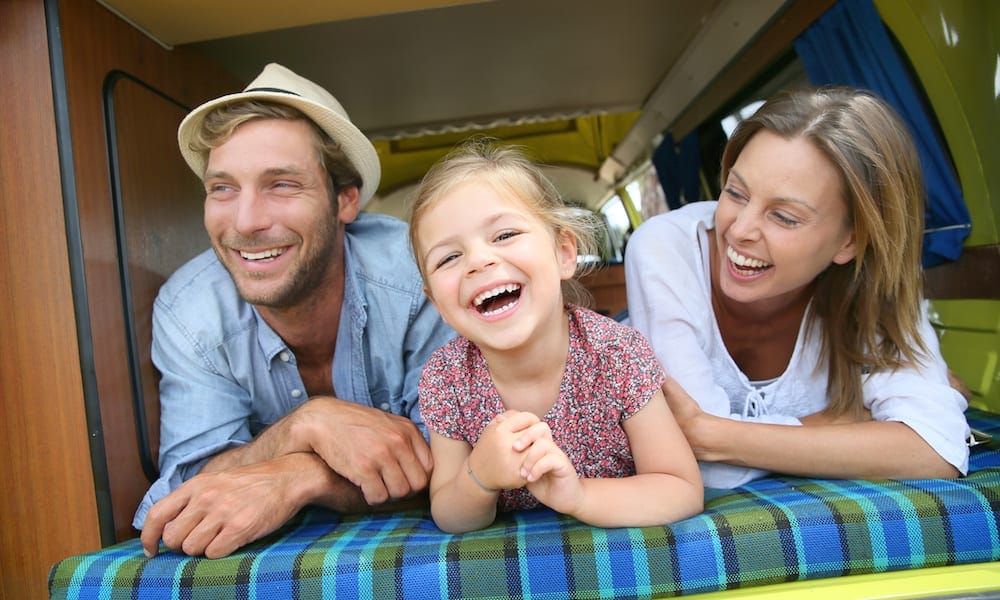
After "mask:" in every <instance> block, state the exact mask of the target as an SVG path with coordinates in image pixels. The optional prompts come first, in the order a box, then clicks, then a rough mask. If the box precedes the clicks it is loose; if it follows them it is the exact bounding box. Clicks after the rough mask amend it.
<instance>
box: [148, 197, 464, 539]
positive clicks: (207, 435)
mask: <svg viewBox="0 0 1000 600" xmlns="http://www.w3.org/2000/svg"><path fill="white" fill-rule="evenodd" d="M344 247H345V253H344V260H345V265H346V268H345V279H344V299H343V305H342V307H341V315H340V325H339V326H338V329H337V344H336V350H335V354H334V356H335V360H334V364H333V385H334V390H335V391H336V394H337V397H338V398H341V399H344V400H350V401H352V402H356V403H358V404H361V405H363V406H369V407H373V408H377V409H380V410H384V411H388V412H392V413H393V414H397V415H402V416H406V417H409V418H410V419H411V420H412V421H413V422H414V423H415V424H416V425H417V427H418V428H419V429H420V430H421V432H422V433H423V434H424V436H425V437H426V436H427V429H426V427H425V426H424V424H423V421H422V419H421V418H420V412H419V405H418V402H417V383H418V381H419V379H420V370H421V368H422V367H423V364H424V362H425V361H426V360H427V358H428V357H429V356H430V355H431V353H432V352H433V351H434V350H435V349H437V348H438V347H439V346H441V345H443V344H444V343H445V342H447V341H449V340H450V339H451V338H452V337H454V335H455V333H454V331H452V329H451V328H449V327H448V326H447V325H445V324H444V322H443V321H442V320H441V318H440V316H439V315H438V313H437V311H436V310H435V309H434V307H433V305H431V303H430V302H429V301H427V299H426V297H425V296H424V293H423V289H422V286H423V283H422V280H421V278H420V273H419V271H418V270H417V268H416V265H415V264H414V263H413V258H412V255H411V252H410V247H409V241H408V236H407V230H406V225H405V224H404V223H403V222H402V221H399V220H398V219H394V218H392V217H388V216H384V215H374V214H368V213H362V214H360V215H358V218H357V219H356V220H355V221H354V222H353V223H351V224H349V225H348V226H347V229H346V235H345V240H344ZM152 358H153V363H154V364H155V365H156V367H157V369H159V371H160V374H161V380H160V458H159V462H160V477H159V479H157V480H156V481H155V482H154V483H153V485H152V487H150V489H149V491H148V492H146V495H145V497H144V498H143V499H142V503H141V504H140V505H139V509H138V510H137V512H136V514H135V518H134V519H133V521H132V524H133V525H134V526H135V527H136V528H138V529H141V528H142V526H143V524H144V523H145V521H146V513H147V512H148V511H149V508H150V507H151V506H152V505H153V504H154V503H155V502H157V501H158V500H160V499H161V498H163V497H164V496H166V495H167V494H169V493H170V492H171V491H172V490H174V489H176V488H177V487H178V486H179V485H180V484H181V483H183V482H184V481H186V480H187V479H189V478H191V477H193V476H194V475H196V474H197V473H198V472H199V471H200V470H201V468H202V467H203V466H204V465H205V463H206V462H207V461H208V460H209V459H210V458H211V457H213V456H214V455H216V454H218V453H219V452H222V451H224V450H227V449H229V448H233V447H236V446H239V445H242V444H246V443H247V442H249V441H250V440H251V439H252V438H253V437H254V436H256V435H257V434H259V433H260V432H261V431H262V430H263V429H264V428H266V427H267V426H269V425H271V424H272V423H274V422H276V421H277V420H279V419H281V418H282V417H283V416H284V415H286V414H288V413H289V412H290V411H291V410H292V409H294V408H295V407H297V406H299V405H300V404H302V403H303V402H305V401H306V400H307V399H308V394H307V393H306V389H305V385H304V384H303V383H302V378H301V377H300V376H299V371H298V367H297V365H296V361H295V355H294V354H293V353H292V351H291V350H290V349H289V348H288V346H287V345H286V344H285V342H284V341H283V340H282V339H281V338H280V337H279V336H278V334H277V333H275V331H274V330H273V329H271V327H270V326H268V324H267V323H266V322H265V321H264V319H263V318H262V317H261V316H260V313H259V312H257V309H256V308H254V307H253V306H252V305H250V304H248V303H247V302H245V301H244V300H243V299H242V298H241V297H240V295H239V292H238V291H237V289H236V286H235V284H234V283H233V280H232V278H231V277H230V275H229V273H228V272H227V271H226V269H225V267H223V266H222V264H221V263H220V262H219V260H218V258H217V257H216V256H215V252H214V251H213V250H211V249H209V250H207V251H205V252H203V253H201V254H200V255H198V256H196V257H195V258H193V259H192V260H190V261H189V262H188V263H186V264H185V265H184V266H182V267H181V268H180V269H178V270H177V272H176V273H174V275H173V276H171V277H170V279H169V280H168V281H167V282H166V283H165V284H164V285H163V287H162V288H161V289H160V292H159V294H158V295H157V298H156V302H155V304H154V306H153V345H152Z"/></svg>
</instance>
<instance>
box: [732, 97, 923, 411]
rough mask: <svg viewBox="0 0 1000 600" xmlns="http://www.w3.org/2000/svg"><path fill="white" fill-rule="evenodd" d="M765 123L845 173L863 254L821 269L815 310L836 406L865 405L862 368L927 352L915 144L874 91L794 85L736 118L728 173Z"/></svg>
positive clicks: (909, 360)
mask: <svg viewBox="0 0 1000 600" xmlns="http://www.w3.org/2000/svg"><path fill="white" fill-rule="evenodd" d="M762 130H767V131H771V132H773V133H777V134H778V135H780V136H782V137H784V138H786V139H792V138H801V139H805V140H808V141H809V142H811V143H812V144H813V145H814V146H815V147H816V148H818V149H819V150H820V151H821V152H822V153H823V154H824V155H825V156H826V157H827V158H828V159H829V160H830V162H831V163H832V164H833V165H834V166H835V168H836V169H837V170H838V171H839V173H840V176H841V189H842V190H843V195H844V201H845V202H846V203H847V209H848V216H849V218H850V221H851V226H852V227H853V231H854V238H855V243H856V246H857V255H856V257H855V259H854V260H853V261H851V262H849V263H847V264H844V265H837V264H832V265H830V266H829V267H828V268H827V269H826V270H825V271H823V272H822V273H821V274H820V275H819V276H818V277H817V278H816V281H815V290H814V293H813V300H812V310H811V312H810V314H809V319H810V321H811V322H814V321H815V320H819V321H820V323H822V325H823V326H822V327H821V328H820V331H821V332H822V333H821V335H822V338H823V342H822V353H821V356H820V361H821V364H822V362H823V361H825V362H827V363H828V364H829V379H828V386H827V397H828V399H829V410H831V412H834V413H837V414H843V413H845V412H848V411H859V410H860V409H861V407H862V406H863V403H862V400H863V396H862V390H861V387H862V377H863V376H865V374H867V373H869V372H878V371H887V370H894V369H897V368H899V367H901V366H903V365H916V364H917V363H918V362H919V357H920V356H921V355H922V354H924V353H926V348H925V347H924V344H923V343H922V341H921V339H920V336H919V333H918V327H919V319H920V318H921V311H920V303H921V299H922V284H923V275H922V270H921V264H920V255H921V243H922V240H923V228H924V216H923V215H924V201H925V200H924V188H923V181H922V178H921V171H920V163H919V159H918V157H917V151H916V147H915V146H914V144H913V141H912V139H911V138H910V136H909V133H908V130H907V128H906V125H905V124H904V123H903V122H902V120H901V119H900V118H899V116H898V115H897V114H896V113H895V111H893V109H892V108H891V107H889V105H887V104H886V103H885V102H884V101H882V100H880V99H879V98H877V97H875V96H874V95H872V94H870V93H868V92H865V91H863V90H857V89H853V88H846V87H827V88H803V89H798V90H791V91H787V92H784V93H781V94H778V95H776V96H774V97H773V98H771V99H770V100H768V101H767V102H766V103H765V104H764V105H763V106H761V108H760V109H759V110H758V111H757V112H756V113H755V114H754V115H753V116H752V117H750V118H749V119H747V120H745V121H743V122H742V123H740V125H739V126H738V127H737V128H736V130H735V132H734V133H733V136H732V138H730V140H729V143H728V144H727V146H726V149H725V152H724V154H723V158H722V171H721V180H722V181H723V182H725V181H726V178H727V177H728V175H729V170H730V169H731V168H732V166H733V164H734V163H735V162H736V159H737V157H738V156H739V154H740V152H741V151H742V150H743V148H744V147H745V146H746V144H747V143H748V142H749V141H750V138H752V137H753V136H754V135H755V134H757V133H758V132H760V131H762ZM723 185H725V184H724V183H723Z"/></svg>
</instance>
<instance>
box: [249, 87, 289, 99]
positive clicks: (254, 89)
mask: <svg viewBox="0 0 1000 600" xmlns="http://www.w3.org/2000/svg"><path fill="white" fill-rule="evenodd" d="M248 92H278V93H279V94H291V95H293V96H300V94H296V93H295V92H290V91H288V90H283V89H281V88H272V87H259V88H250V89H249V90H243V93H244V94H246V93H248ZM300 97H301V96H300Z"/></svg>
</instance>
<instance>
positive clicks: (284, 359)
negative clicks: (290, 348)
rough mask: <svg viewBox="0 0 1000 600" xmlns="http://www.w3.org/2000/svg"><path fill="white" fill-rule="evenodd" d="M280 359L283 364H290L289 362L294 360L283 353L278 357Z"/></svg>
mask: <svg viewBox="0 0 1000 600" xmlns="http://www.w3.org/2000/svg"><path fill="white" fill-rule="evenodd" d="M278 358H280V359H281V362H288V361H289V360H291V359H292V357H291V356H290V355H289V354H288V353H287V352H282V353H281V354H279V355H278Z"/></svg>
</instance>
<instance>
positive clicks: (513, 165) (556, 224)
mask: <svg viewBox="0 0 1000 600" xmlns="http://www.w3.org/2000/svg"><path fill="white" fill-rule="evenodd" d="M473 179H475V180H479V181H485V182H486V183H488V184H489V185H491V186H493V187H494V188H495V189H496V190H498V191H500V192H502V193H505V194H507V195H509V196H511V197H513V198H516V199H518V200H519V201H521V202H522V203H524V205H525V207H527V208H528V210H529V211H531V213H532V214H534V215H536V216H537V217H538V218H539V219H540V220H541V221H542V222H543V223H545V224H546V225H548V226H549V228H550V229H551V231H552V234H553V237H555V238H556V239H558V237H559V236H560V235H569V236H571V237H572V238H573V239H574V240H575V241H576V250H577V255H578V256H584V255H596V254H598V253H599V250H598V248H599V246H598V240H599V239H600V237H599V236H600V231H601V229H602V228H601V224H600V221H599V220H598V218H597V216H596V215H595V214H594V213H592V212H591V211H589V210H585V209H580V208H574V207H571V206H568V205H566V204H565V203H564V202H563V201H562V198H561V197H560V196H559V193H558V191H556V189H555V187H554V186H553V185H552V182H550V181H549V180H548V178H547V177H545V175H544V174H543V173H542V171H541V169H539V168H538V166H537V165H536V164H535V163H534V162H532V161H531V159H529V158H528V157H527V155H526V154H525V153H524V151H523V150H522V149H521V148H520V147H518V146H512V145H503V144H501V143H499V141H498V140H495V139H492V138H485V137H474V138H471V139H469V140H467V141H465V142H464V143H462V144H461V145H459V146H458V147H457V148H455V149H454V150H452V151H451V152H449V153H448V155H447V156H445V157H444V158H442V159H441V160H440V161H438V162H437V163H436V164H435V165H434V166H433V167H431V169H430V170H429V171H428V172H427V174H426V175H424V178H423V180H422V181H421V182H420V186H419V188H418V190H417V192H416V195H415V197H414V200H413V205H412V207H411V209H410V244H411V245H412V248H413V255H414V257H415V258H416V262H417V266H418V267H419V268H420V274H421V275H423V277H424V281H427V272H426V270H425V266H424V264H423V261H421V260H420V256H421V252H420V237H419V235H418V228H419V225H420V219H421V218H422V217H423V214H424V213H425V212H426V211H427V209H428V208H429V207H430V206H432V205H433V204H434V202H435V201H436V200H437V199H438V198H441V197H442V196H444V195H445V194H447V193H448V192H449V191H450V190H452V189H453V188H454V187H455V186H457V185H459V184H461V183H463V182H467V181H470V180H473ZM577 264H578V266H577V271H576V274H575V275H576V276H577V277H578V276H580V275H582V274H583V272H584V271H585V270H586V269H587V267H588V265H587V263H582V264H581V263H577ZM562 287H563V301H564V302H566V303H570V304H577V305H581V306H588V305H589V304H590V294H589V292H588V291H587V290H586V288H584V287H583V285H581V284H580V283H579V282H578V281H576V280H575V278H574V279H570V280H566V281H563V286H562Z"/></svg>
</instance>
